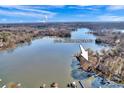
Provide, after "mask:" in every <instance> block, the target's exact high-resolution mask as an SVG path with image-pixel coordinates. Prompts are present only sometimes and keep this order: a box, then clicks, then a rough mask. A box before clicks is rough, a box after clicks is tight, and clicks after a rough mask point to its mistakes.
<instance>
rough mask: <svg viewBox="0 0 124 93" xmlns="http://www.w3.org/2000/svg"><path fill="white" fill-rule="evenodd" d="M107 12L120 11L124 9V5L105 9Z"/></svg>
mask: <svg viewBox="0 0 124 93" xmlns="http://www.w3.org/2000/svg"><path fill="white" fill-rule="evenodd" d="M107 9H108V10H122V9H124V5H112V6H109V7H108V8H107Z"/></svg>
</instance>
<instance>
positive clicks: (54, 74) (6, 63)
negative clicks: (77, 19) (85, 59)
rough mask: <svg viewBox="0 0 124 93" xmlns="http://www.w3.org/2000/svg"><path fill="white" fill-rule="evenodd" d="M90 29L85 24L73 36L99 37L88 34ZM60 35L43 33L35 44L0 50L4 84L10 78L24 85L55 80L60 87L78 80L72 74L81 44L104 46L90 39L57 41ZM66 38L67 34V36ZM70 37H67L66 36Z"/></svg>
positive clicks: (36, 85)
mask: <svg viewBox="0 0 124 93" xmlns="http://www.w3.org/2000/svg"><path fill="white" fill-rule="evenodd" d="M88 31H89V30H88V29H85V28H82V29H78V30H77V31H74V32H72V33H71V38H70V39H93V40H94V39H95V38H96V37H95V36H93V35H92V34H86V32H88ZM56 39H58V38H57V37H43V38H39V39H35V40H32V42H31V44H23V45H19V46H18V47H17V48H15V49H10V50H8V51H1V52H0V78H1V79H2V80H3V82H2V83H1V84H0V86H2V85H3V84H5V83H8V82H11V81H13V82H21V84H22V86H23V87H27V88H30V87H40V85H42V84H43V83H45V84H46V85H47V87H49V85H50V84H51V83H52V82H57V83H59V87H66V85H67V83H69V82H71V81H75V78H73V77H72V73H71V71H72V68H71V64H72V60H73V55H74V54H75V53H77V52H79V51H80V48H79V45H80V44H81V45H82V46H83V47H84V48H85V49H87V48H91V49H93V50H94V51H96V50H100V49H102V48H104V47H103V46H99V45H97V44H95V42H94V41H93V42H89V43H56V42H54V41H55V40H56ZM64 39H65V38H64ZM65 40H66V39H65Z"/></svg>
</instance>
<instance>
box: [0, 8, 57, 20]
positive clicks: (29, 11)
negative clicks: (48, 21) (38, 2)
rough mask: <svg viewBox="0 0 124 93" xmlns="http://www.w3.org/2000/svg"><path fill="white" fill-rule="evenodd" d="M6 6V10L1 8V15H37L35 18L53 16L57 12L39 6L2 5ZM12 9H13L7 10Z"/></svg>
mask: <svg viewBox="0 0 124 93" xmlns="http://www.w3.org/2000/svg"><path fill="white" fill-rule="evenodd" d="M1 7H2V8H5V9H4V10H3V9H1V8H0V14H1V15H9V16H15V17H16V16H17V17H18V16H25V17H35V18H40V17H41V18H44V17H45V16H47V17H48V18H52V17H53V16H54V15H56V13H54V12H51V11H46V10H42V9H39V8H37V9H36V8H34V7H35V6H1ZM7 9H12V10H7Z"/></svg>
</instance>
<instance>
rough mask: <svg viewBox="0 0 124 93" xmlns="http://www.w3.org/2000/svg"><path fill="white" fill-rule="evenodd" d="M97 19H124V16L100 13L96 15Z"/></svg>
mask: <svg viewBox="0 0 124 93" xmlns="http://www.w3.org/2000/svg"><path fill="white" fill-rule="evenodd" d="M97 19H98V20H99V21H124V16H115V15H101V16H98V17H97Z"/></svg>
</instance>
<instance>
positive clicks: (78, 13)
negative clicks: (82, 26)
mask: <svg viewBox="0 0 124 93" xmlns="http://www.w3.org/2000/svg"><path fill="white" fill-rule="evenodd" d="M91 21H95V22H96V21H124V6H121V5H120V6H118V5H116V6H115V5H114V6H109V5H94V6H93V5H92V6H79V5H78V6H77V5H58V6H57V5H55V6H49V5H41V6H40V5H22V6H20V5H11V6H10V5H7V6H0V23H24V22H26V23H28V22H91Z"/></svg>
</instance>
